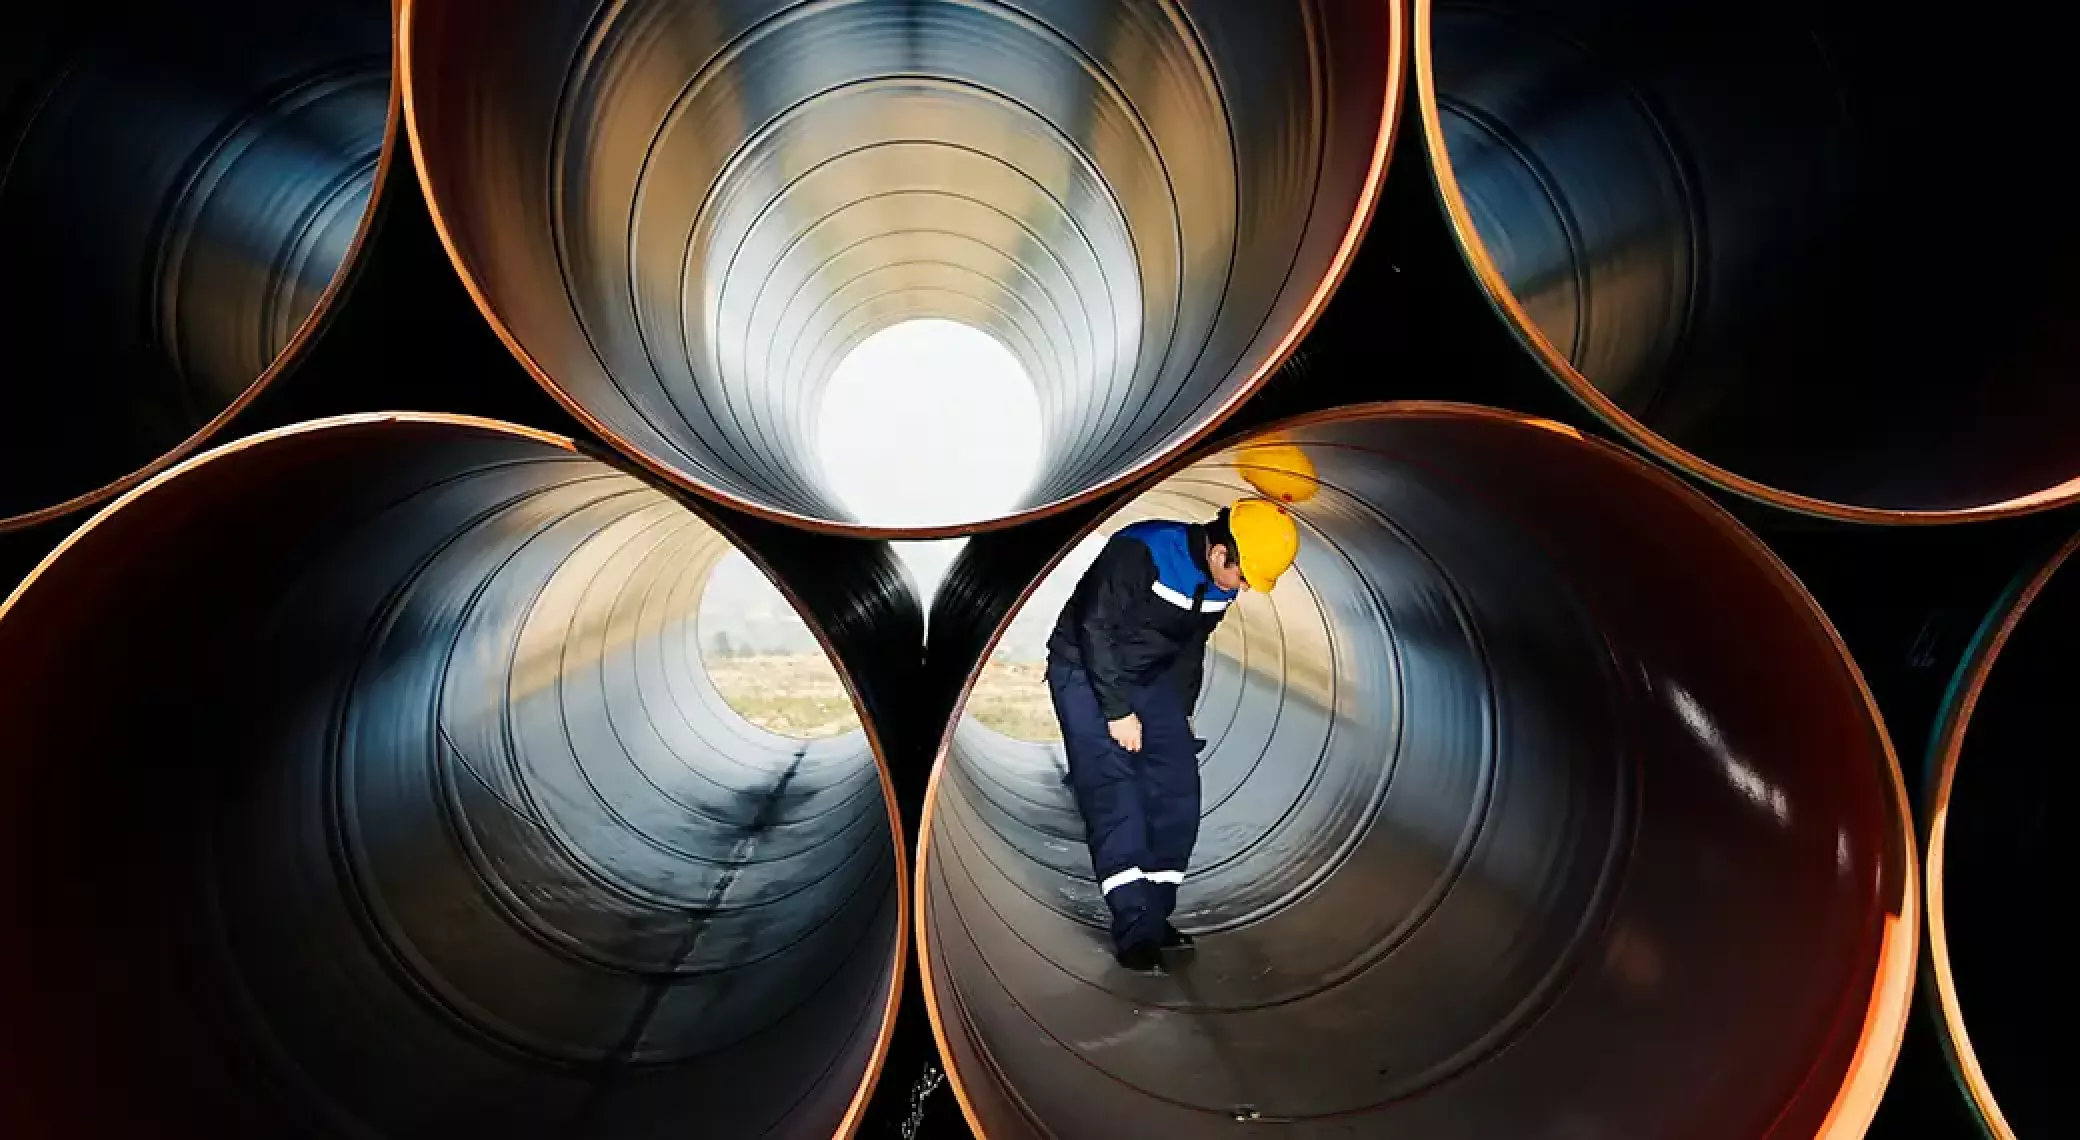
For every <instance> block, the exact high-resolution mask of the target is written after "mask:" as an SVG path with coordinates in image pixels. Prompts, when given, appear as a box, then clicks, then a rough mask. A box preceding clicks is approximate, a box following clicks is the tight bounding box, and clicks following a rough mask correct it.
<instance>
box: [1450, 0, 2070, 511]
mask: <svg viewBox="0 0 2080 1140" xmlns="http://www.w3.org/2000/svg"><path fill="white" fill-rule="evenodd" d="M1435 3H1436V0H1415V34H1414V37H1413V38H1414V51H1415V72H1416V101H1417V105H1418V107H1419V109H1420V111H1421V114H1422V126H1423V146H1424V148H1425V150H1426V151H1427V152H1428V154H1429V158H1430V169H1431V171H1432V173H1433V175H1434V177H1435V181H1436V187H1437V196H1438V199H1439V200H1440V201H1441V202H1442V203H1443V205H1444V209H1445V213H1446V215H1447V217H1448V218H1449V220H1450V222H1451V227H1452V234H1453V237H1454V238H1455V239H1456V241H1455V244H1456V245H1457V246H1458V247H1459V252H1460V254H1461V256H1463V257H1464V258H1465V260H1466V265H1467V268H1469V269H1471V270H1472V271H1473V275H1474V277H1475V278H1476V279H1477V280H1478V281H1479V282H1480V286H1481V291H1482V292H1483V293H1485V294H1487V297H1488V300H1489V302H1490V303H1492V304H1493V305H1494V306H1495V308H1496V310H1497V311H1498V312H1499V313H1500V315H1501V316H1502V318H1503V320H1504V322H1505V323H1506V324H1507V325H1508V326H1509V329H1510V331H1511V332H1512V333H1514V334H1515V335H1516V337H1517V339H1518V340H1520V341H1522V342H1523V344H1524V347H1525V348H1526V349H1528V350H1529V351H1530V352H1531V354H1532V355H1533V356H1535V357H1536V358H1537V359H1538V362H1539V364H1540V365H1542V366H1543V367H1544V368H1545V370H1546V372H1547V373H1548V374H1549V375H1551V376H1552V377H1553V379H1555V380H1557V381H1558V382H1559V383H1560V384H1561V386H1562V387H1564V388H1566V389H1567V392H1568V395H1570V396H1573V397H1574V398H1575V400H1577V401H1578V402H1580V403H1581V404H1582V405H1583V406H1585V407H1587V408H1588V409H1589V410H1590V411H1591V412H1594V413H1595V414H1596V416H1597V417H1598V418H1600V419H1602V420H1603V421H1604V422H1606V423H1608V424H1610V425H1611V426H1612V427H1614V428H1616V429H1618V430H1619V431H1620V432H1622V433H1624V435H1625V438H1626V439H1627V440H1628V441H1630V442H1631V443H1633V444H1634V445H1635V446H1638V447H1641V448H1644V449H1645V450H1646V451H1648V452H1650V453H1652V454H1653V455H1654V456H1655V457H1656V458H1657V459H1660V460H1661V461H1662V462H1664V463H1667V464H1669V465H1670V466H1672V467H1675V468H1676V469H1678V470H1680V471H1683V472H1685V473H1687V474H1690V475H1693V476H1695V477H1697V478H1699V479H1702V480H1704V481H1706V482H1708V483H1712V484H1714V485H1716V486H1719V487H1722V488H1724V489H1726V490H1728V491H1731V492H1733V493H1735V494H1737V495H1740V496H1742V497H1744V498H1748V499H1753V500H1755V501H1756V502H1759V503H1763V504H1766V505H1768V506H1772V507H1778V508H1782V509H1784V510H1788V511H1797V512H1799V513H1801V514H1808V515H1817V516H1819V517H1822V518H1831V519H1840V520H1843V521H1846V522H1861V523H1886V524H1891V525H1895V526H1915V525H1920V526H1927V525H1936V524H1943V523H1957V522H1970V521H1974V520H1982V519H1999V518H2011V517H2013V516H2016V515H2025V514H2031V513H2034V512H2036V511H2045V510H2051V509H2052V508H2055V507H2059V506H2063V505H2065V504H2067V503H2074V502H2080V477H2075V478H2072V479H2068V480H2066V481H2065V482H2063V483H2060V484H2058V485H2057V486H2054V487H2047V488H2045V489H2043V490H2040V491H2034V492H2031V493H2030V494H2027V495H2017V496H2015V497H2013V498H2009V499H2003V500H2001V501H2000V502H1996V503H1987V504H1984V505H1981V506H1976V507H1955V508H1948V509H1943V510H1904V509H1898V508H1881V507H1866V506H1858V505H1856V504H1854V503H1842V502H1836V501H1834V500H1831V499H1821V498H1816V497H1814V496H1811V495H1801V494H1798V493H1796V492H1793V491H1786V490H1783V489H1782V488H1778V487H1772V486H1769V485H1768V484H1765V483H1760V482H1757V481H1756V480H1753V479H1750V478H1748V477H1746V476H1744V475H1740V474H1737V473H1735V472H1733V471H1730V470H1728V469H1727V468H1724V467H1721V466H1719V465H1718V464H1716V463H1713V462H1711V461H1710V460H1707V459H1705V458H1703V457H1702V456H1699V455H1697V454H1694V453H1692V452H1690V451H1687V450H1685V449H1684V448H1681V447H1678V446H1676V445H1675V444H1674V443H1672V442H1670V441H1669V440H1668V439H1666V438H1665V437H1663V436H1662V435H1661V434H1660V433H1659V432H1656V431H1655V430H1654V429H1652V428H1650V427H1648V426H1647V425H1646V424H1644V423H1642V422H1640V420H1639V419H1638V418H1637V417H1635V416H1633V415H1632V414H1631V413H1630V412H1627V411H1626V410H1625V409H1624V408H1621V407H1619V406H1618V404H1617V403H1616V402H1615V401H1613V400H1612V399H1611V398H1610V397H1609V396H1606V395H1604V393H1603V391H1602V390H1601V389H1599V388H1598V387H1597V386H1596V385H1595V383H1593V382H1592V381H1591V380H1590V379H1589V378H1588V377H1587V376H1584V375H1582V373H1581V372H1580V371H1579V370H1577V369H1576V368H1575V367H1574V365H1573V363H1572V362H1570V361H1569V360H1568V359H1567V355H1566V354H1565V353H1563V352H1561V351H1560V350H1559V349H1558V348H1556V347H1554V345H1553V342H1552V341H1551V340H1549V339H1547V338H1546V335H1545V334H1544V333H1543V332H1541V331H1540V330H1539V327H1538V323H1537V322H1536V321H1534V320H1532V319H1531V314H1530V313H1529V312H1527V311H1526V310H1525V308H1524V306H1523V304H1522V303H1521V302H1519V301H1518V300H1517V296H1516V293H1515V292H1514V291H1513V290H1511V288H1510V287H1509V282H1508V281H1507V280H1505V279H1504V277H1503V275H1502V270H1501V268H1500V267H1498V266H1497V265H1496V264H1495V260H1494V258H1493V257H1492V256H1490V255H1489V253H1488V248H1487V245H1486V243H1484V242H1483V241H1482V240H1481V237H1480V232H1479V230H1478V229H1476V228H1475V226H1474V222H1473V211H1472V208H1471V207H1470V206H1468V205H1467V203H1466V198H1465V195H1464V194H1463V193H1462V192H1461V191H1460V189H1459V179H1458V175H1457V174H1456V173H1455V172H1454V171H1453V169H1452V161H1451V155H1450V153H1449V152H1448V151H1447V150H1446V148H1445V143H1444V124H1443V122H1442V121H1441V119H1440V117H1439V114H1438V104H1437V71H1436V67H1435V63H1434V61H1433V59H1432V57H1431V51H1430V34H1431V16H1432V8H1433V6H1434V5H1435Z"/></svg>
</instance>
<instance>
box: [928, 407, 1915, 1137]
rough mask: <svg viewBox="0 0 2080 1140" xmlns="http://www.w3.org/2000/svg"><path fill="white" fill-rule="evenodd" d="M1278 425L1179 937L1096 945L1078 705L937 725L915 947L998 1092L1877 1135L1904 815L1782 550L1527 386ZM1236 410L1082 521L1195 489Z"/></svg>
mask: <svg viewBox="0 0 2080 1140" xmlns="http://www.w3.org/2000/svg"><path fill="white" fill-rule="evenodd" d="M1263 440H1280V441H1285V442H1291V443H1295V444H1297V445H1299V446H1300V447H1301V448H1302V450H1303V451H1304V452H1305V453H1306V454H1307V455H1308V456H1309V457H1310V458H1311V460H1312V462H1313V463H1314V465H1315V467H1316V469H1317V471H1318V473H1319V476H1320V480H1321V490H1320V493H1319V494H1318V495H1317V496H1316V497H1314V498H1313V499H1311V500H1309V501H1307V502H1304V503H1302V504H1299V505H1298V506H1297V507H1295V511H1296V513H1297V514H1298V515H1299V516H1300V518H1301V520H1302V524H1303V539H1302V548H1301V556H1300V560H1299V562H1298V563H1297V564H1296V566H1295V568H1294V570H1293V571H1292V573H1291V574H1290V575H1289V576H1288V577H1286V578H1284V579H1281V582H1280V585H1279V588H1278V589H1277V590H1276V591H1275V592H1274V593H1273V594H1271V595H1269V596H1256V595H1252V596H1247V597H1245V599H1244V600H1243V602H1242V603H1240V604H1238V606H1237V607H1235V609H1234V610H1233V611H1232V612H1231V615H1230V617H1229V618H1228V620H1227V621H1226V622H1225V623H1224V624H1223V626H1222V627H1221V631H1220V634H1219V636H1218V637H1217V638H1216V641H1215V643H1214V645H1213V651H1212V655H1211V658H1210V660H1209V664H1208V670H1209V672H1208V679H1207V682H1206V688H1205V692H1204V694H1203V697H1202V700H1201V703H1200V706H1199V708H1198V710H1197V718H1196V722H1195V723H1196V725H1197V728H1198V734H1199V735H1200V736H1202V737H1205V738H1206V739H1207V740H1209V741H1210V744H1209V746H1208V748H1207V749H1206V751H1205V752H1204V753H1203V754H1202V757H1201V762H1200V766H1201V773H1202V779H1203V784H1204V789H1203V794H1202V805H1203V806H1202V811H1201V827H1200V839H1199V844H1198V848H1197V851H1196V852H1195V854H1194V856H1193V861H1192V867H1191V871H1190V874H1189V877H1188V878H1187V879H1186V881H1185V885H1184V887H1183V889H1182V891H1181V893H1180V901H1179V925H1180V926H1181V927H1182V928H1184V929H1185V930H1187V931H1189V932H1194V933H1196V934H1197V935H1198V936H1199V948H1198V950H1197V952H1196V954H1195V955H1194V957H1193V959H1192V960H1191V961H1190V963H1189V964H1186V965H1180V966H1178V967H1176V968H1175V969H1174V970H1173V972H1172V975H1171V976H1169V977H1164V978H1150V977H1145V976H1141V975H1135V974H1130V973H1127V972H1125V971H1122V970H1120V969H1119V968H1118V967H1117V966H1116V965H1115V964H1114V963H1113V961H1112V958H1111V955H1110V951H1109V947H1108V946H1107V945H1106V944H1105V938H1104V933H1103V931H1104V925H1105V923H1104V919H1103V904H1102V902H1101V900H1100V898H1099V895H1098V891H1097V888H1096V886H1095V884H1094V883H1093V882H1092V876H1091V869H1090V866H1089V863H1088V857H1087V853H1086V852H1085V850H1084V847H1083V843H1082V828H1081V824H1080V822H1079V820H1078V817H1077V816H1076V813H1075V811H1074V808H1073V806H1072V803H1071V800H1070V796H1069V793H1068V789H1067V788H1066V787H1064V786H1063V783H1062V780H1063V775H1064V765H1063V758H1062V756H1061V753H1060V749H1059V746H1050V745H1038V744H1026V743H1021V742H1017V741H1013V740H1010V739H1008V738H1005V737H1002V736H1000V735H997V734H995V733H994V732H992V731H991V730H989V729H986V728H983V727H981V726H980V725H977V724H975V723H973V722H972V721H968V720H965V719H963V720H961V721H959V722H958V724H957V725H956V726H955V727H953V728H952V729H950V731H949V733H948V736H947V738H946V740H945V743H944V750H943V752H942V753H941V756H940V762H939V767H938V770H937V773H936V775H935V777H934V783H933V789H932V793H931V795H930V797H929V799H928V802H927V807H926V822H925V827H924V834H923V839H922V850H921V854H920V857H919V871H918V874H919V888H918V897H919V902H918V906H919V910H918V923H919V931H920V947H921V952H922V955H923V969H924V978H925V982H926V986H927V994H928V995H929V996H928V1004H929V1008H930V1012H931V1015H932V1017H933V1020H934V1024H935V1027H936V1028H937V1031H938V1032H939V1034H940V1037H941V1042H942V1046H943V1049H944V1051H945V1054H946V1060H947V1064H948V1069H949V1073H950V1075H951V1077H952V1080H953V1083H954V1086H955V1088H956V1090H957V1091H958V1092H959V1094H960V1098H961V1102H962V1105H963V1108H964V1109H965V1110H966V1112H967V1113H968V1116H969V1119H970V1121H971V1122H972V1123H973V1124H974V1125H975V1126H976V1128H977V1131H978V1134H979V1135H984V1136H987V1137H990V1138H991V1140H1010V1138H1014V1137H1025V1136H1033V1137H1039V1136H1107V1135H1145V1136H1166V1137H1193V1136H1215V1135H1220V1136H1229V1135H1265V1136H1270V1135H1278V1136H1322V1137H1329V1136H1372V1135H1386V1134H1390V1133H1391V1134H1393V1135H1397V1136H1419V1137H1426V1136H1440V1137H1442V1136H1517V1135H1538V1134H1544V1133H1547V1132H1550V1131H1551V1130H1552V1129H1554V1128H1556V1127H1562V1128H1564V1129H1565V1130H1567V1131H1570V1132H1581V1133H1583V1134H1594V1135H1622V1136H1632V1137H1682V1138H1684V1140H1698V1138H1719V1137H1724V1138H1734V1137H1741V1138H1752V1137H1760V1136H1781V1137H1793V1136H1798V1137H1810V1136H1814V1135H1827V1136H1842V1137H1849V1136H1857V1135H1861V1133H1862V1129H1863V1128H1864V1126H1865V1125H1866V1124H1867V1123H1868V1121H1869V1119H1870V1115H1871V1113H1872V1111H1873V1110H1874V1108H1875V1105H1876V1101H1877V1097H1878V1095H1879V1093H1880V1091H1881V1090H1882V1088H1883V1085H1884V1082H1885V1078H1886V1076H1887V1074H1888V1073H1889V1071H1890V1068H1891V1065H1892V1060H1893V1057H1894V1054H1895V1052H1896V1050H1897V1047H1898V1043H1899V1035H1900V1033H1901V1030H1902V1026H1903V1022H1904V1016H1905V1010H1906V1008H1907V998H1908V996H1909V988H1910V986H1911V980H1912V976H1913V962H1914V955H1915V942H1916V937H1917V935H1918V930H1919V924H1918V909H1917V903H1918V891H1917V889H1916V878H1915V865H1914V858H1913V840H1912V836H1911V825H1910V821H1909V818H1908V816H1907V807H1906V800H1905V794H1904V787H1903V785H1902V782H1901V777H1900V773H1899V769H1898V767H1897V765H1896V763H1895V761H1894V759H1893V756H1892V753H1891V750H1890V747H1889V745H1888V743H1887V741H1886V738H1885V734H1884V731H1883V728H1882V727H1881V725H1880V723H1879V721H1878V719H1877V714H1876V711H1875V709H1874V707H1873V706H1872V703H1871V700H1870V698H1869V696H1868V694H1867V692H1866V690H1865V689H1864V687H1863V684H1862V682H1861V680H1860V678H1859V676H1858V674H1857V672H1856V669H1855V667H1854V666H1853V664H1852V663H1851V662H1850V660H1849V659H1848V657H1847V655H1846V653H1845V651H1844V649H1843V647H1842V646H1841V644H1840V642H1839V640H1838V639H1837V638H1836V637H1835V635H1834V633H1833V631H1832V630H1831V629H1830V628H1829V626H1828V625H1827V623H1826V621H1825V620H1824V619H1823V618H1822V617H1821V616H1820V614H1819V612H1818V611H1817V609H1816V608H1815V606H1814V605H1813V603H1812V602H1811V600H1810V599H1809V598H1808V597H1806V596H1805V594H1804V593H1803V591H1802V590H1801V589H1800V588H1799V587H1798V585H1797V584H1796V582H1795V581H1794V580H1793V579H1792V578H1791V577H1790V576H1789V574H1788V573H1786V572H1785V571H1784V570H1783V568H1782V567H1781V566H1780V565H1778V564H1777V563H1776V561H1775V560H1774V559H1773V558H1772V557H1771V556H1770V555H1769V554H1768V553H1767V551H1766V550H1765V549H1764V548H1763V547H1762V546H1761V544H1760V543H1759V542H1758V541H1757V540H1755V539H1754V538H1753V537H1752V536H1751V535H1749V534H1748V533H1747V532H1745V531H1744V530H1742V529H1741V528H1740V527H1739V526H1738V525H1737V524H1735V523H1734V522H1733V521H1732V520H1731V519H1730V518H1728V517H1727V516H1726V515H1724V514H1723V513H1721V512H1720V511H1718V510H1717V509H1716V508H1714V507H1712V506H1711V505H1709V504H1708V503H1706V502H1705V501H1704V500H1703V499H1701V498H1700V497H1698V496H1697V495H1695V494H1694V493H1693V492H1690V491H1688V490H1686V489H1685V488H1683V487H1682V486H1681V485H1679V484H1677V483H1676V482H1675V481H1674V480H1673V479H1671V478H1669V477H1667V476H1665V475H1662V474H1660V473H1659V472H1658V471H1656V470H1654V469H1652V468H1650V467H1648V466H1646V465H1645V464H1643V463H1641V462H1639V461H1637V460H1634V459H1631V458H1629V457H1627V456H1625V455H1623V454H1621V453H1619V452H1617V451H1616V450H1614V449H1612V448H1609V447H1607V446H1604V445H1601V444H1596V443H1590V442H1585V441H1583V440H1582V439H1581V438H1579V437H1577V436H1575V435H1573V434H1572V433H1571V432H1568V431H1565V430H1564V429H1557V428H1555V427H1553V426H1552V425H1548V424H1543V423H1540V422H1537V421H1528V420H1522V419H1517V418H1514V417H1510V416H1506V415H1503V414H1500V413H1494V412H1486V411H1481V410H1478V409H1470V408H1465V407H1457V406H1449V405H1401V406H1396V405H1375V406H1371V407H1369V408H1360V409H1356V410H1347V411H1342V412H1337V413H1330V414H1325V415H1322V416H1318V417H1314V418H1312V419H1307V420H1301V421H1296V422H1293V423H1290V424H1287V425H1285V426H1283V427H1280V428H1278V429H1275V430H1274V431H1273V432H1272V433H1271V434H1269V435H1266V436H1262V437H1252V438H1251V440H1249V441H1248V442H1261V441H1263ZM1244 454H1246V452H1238V451H1233V450H1230V451H1223V452H1220V453H1217V454H1214V455H1212V456H1211V457H1208V458H1205V459H1202V460H1200V461H1198V462H1196V463H1194V464H1192V465H1191V466H1189V467H1187V468H1185V469H1184V470H1183V471H1181V472H1179V473H1177V474H1175V475H1173V476H1171V477H1169V478H1167V479H1165V480H1163V481H1162V482H1160V483H1158V484H1157V485H1155V486H1154V487H1153V488H1150V489H1147V490H1145V491H1143V492H1142V493H1140V494H1139V495H1138V496H1137V497H1135V498H1134V499H1133V500H1132V502H1131V504H1130V505H1128V506H1126V507H1125V508H1123V509H1121V510H1120V511H1118V512H1117V513H1115V514H1113V515H1111V516H1110V517H1109V518H1106V519H1105V520H1104V521H1103V522H1102V523H1100V524H1099V526H1100V529H1101V530H1109V529H1111V528H1113V527H1115V526H1117V525H1120V524H1123V523H1125V522H1127V521H1130V520H1132V519H1134V518H1137V517H1141V516H1144V515H1159V516H1163V517H1172V518H1199V517H1205V516H1208V515H1210V514H1211V513H1212V512H1213V511H1214V510H1215V509H1217V507H1218V506H1220V505H1222V504H1224V503H1226V502H1228V501H1229V500H1231V499H1232V498H1233V497H1235V496H1236V495H1237V494H1240V493H1244V492H1245V490H1246V484H1245V483H1244V481H1243V479H1242V478H1241V473H1240V472H1238V470H1237V464H1238V462H1244V460H1239V459H1238V455H1244ZM1057 537H1058V538H1060V537H1061V536H1057ZM1021 538H1022V536H1002V539H1001V540H1000V539H999V538H998V536H987V537H984V538H981V539H977V540H976V541H975V544H974V545H973V546H972V547H971V549H970V551H969V552H968V553H967V554H966V555H964V562H963V563H962V564H961V565H960V566H958V567H957V568H956V570H955V571H954V575H953V581H952V584H951V585H950V587H949V589H948V590H947V591H946V592H945V593H943V594H942V596H941V601H940V602H939V604H938V605H937V606H936V607H935V611H934V616H933V629H934V640H935V645H934V654H935V655H937V654H940V653H943V654H944V659H943V664H944V665H945V666H946V667H948V668H951V667H954V666H955V665H957V663H959V662H961V661H964V660H972V658H969V657H966V656H964V655H965V654H967V653H969V652H971V651H974V652H980V651H983V650H986V649H987V647H988V645H989V644H990V642H991V641H992V640H993V639H994V638H995V637H996V636H997V635H998V632H999V631H1000V629H1001V627H1002V625H1003V623H1004V621H1005V620H1006V619H1008V618H1009V617H1011V616H1012V615H1013V614H1014V612H1015V609H1016V605H1015V603H1017V601H1018V599H1019V598H1020V597H1021V596H1022V593H1023V592H1025V591H1027V590H1028V589H1029V588H1030V586H1031V582H1032V579H1031V577H1030V571H1031V566H1032V564H1031V563H1030V562H1028V563H1025V564H1023V565H1021V564H1020V563H1019V556H1018V553H1017V550H1016V548H1015V544H1016V543H1017V542H1019V541H1020V540H1021ZM1073 541H1074V536H1073V535H1071V536H1067V541H1066V542H1065V543H1064V548H1066V546H1067V545H1072V544H1073ZM942 638H943V641H942ZM971 683H972V677H971Z"/></svg>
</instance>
